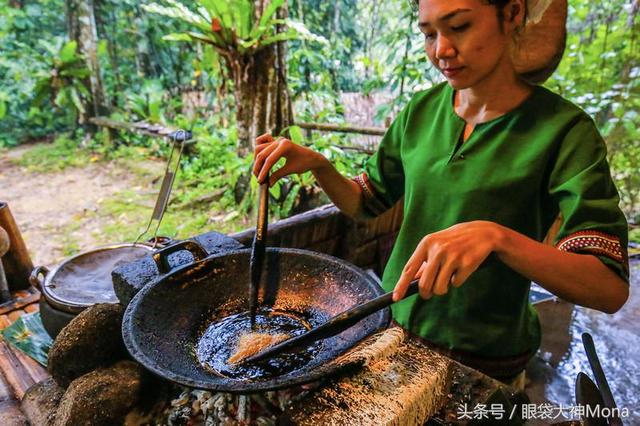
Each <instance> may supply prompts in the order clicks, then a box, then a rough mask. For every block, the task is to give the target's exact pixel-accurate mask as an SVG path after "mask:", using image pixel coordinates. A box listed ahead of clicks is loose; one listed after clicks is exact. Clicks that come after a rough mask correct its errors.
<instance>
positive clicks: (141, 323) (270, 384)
mask: <svg viewBox="0 0 640 426" xmlns="http://www.w3.org/2000/svg"><path fill="white" fill-rule="evenodd" d="M185 249H186V250H189V251H190V252H191V253H192V255H193V257H194V262H193V263H191V264H189V265H186V266H182V267H178V268H176V269H175V270H173V271H170V273H169V274H168V275H165V276H164V277H162V278H161V279H159V280H157V281H154V282H152V283H150V284H149V285H147V286H146V287H144V288H143V289H142V290H141V291H140V292H138V294H137V295H136V296H135V297H134V298H133V300H132V301H131V303H130V304H129V305H128V307H127V309H126V312H125V315H124V321H123V325H122V331H123V336H124V341H125V344H126V346H127V349H128V350H129V352H130V353H131V355H132V356H133V357H134V358H135V359H136V360H137V361H138V362H140V363H141V364H143V365H144V366H145V367H146V368H147V369H149V370H151V371H152V372H154V373H155V374H157V375H159V376H161V377H163V378H165V379H169V380H172V381H174V382H177V383H181V384H184V385H187V386H190V387H194V388H200V389H211V390H216V391H224V392H242V393H250V392H257V391H265V390H274V389H280V388H285V387H290V386H293V385H299V384H303V383H308V382H312V381H316V380H319V379H321V378H324V377H326V376H328V375H333V374H336V373H338V372H340V371H342V370H343V369H344V368H346V367H348V365H346V364H344V363H341V362H336V361H335V359H336V358H337V357H338V356H339V355H341V354H343V353H344V352H346V351H347V350H348V349H350V348H352V347H353V346H354V345H355V344H356V343H358V342H359V341H361V340H362V339H364V338H365V337H367V336H368V335H370V334H372V333H374V332H376V331H378V330H380V329H382V328H385V327H386V326H387V325H388V323H389V309H384V310H382V311H380V312H377V313H375V314H373V315H371V316H369V317H368V318H366V319H364V320H362V321H361V322H359V323H358V324H356V325H355V326H353V327H351V328H350V329H348V330H346V331H344V332H342V333H341V334H339V335H337V336H334V337H332V338H329V339H326V340H324V341H322V342H321V344H320V346H319V348H318V352H317V353H316V355H315V356H314V357H313V359H311V360H310V361H309V362H308V363H306V364H305V365H303V366H301V367H300V368H299V369H297V370H294V371H291V372H289V373H285V374H283V375H280V376H275V377H267V378H262V379H253V380H250V379H246V378H243V377H239V378H231V377H224V376H222V375H218V374H216V373H215V372H212V371H210V370H207V369H205V368H204V367H202V366H201V365H200V363H199V362H198V360H197V358H196V355H195V346H196V345H197V341H198V339H199V338H200V336H201V335H202V332H203V330H204V329H205V328H206V327H207V325H208V324H211V323H212V322H216V321H218V320H220V319H222V318H224V317H227V316H228V315H231V314H235V313H238V312H242V311H246V310H247V306H248V300H247V295H248V285H249V279H250V278H249V267H248V266H249V256H250V250H249V249H246V250H239V251H234V252H231V253H225V254H218V255H212V256H209V257H206V252H205V251H204V250H203V249H202V248H201V247H200V246H199V245H198V244H197V243H195V242H193V241H191V240H187V241H183V242H180V243H177V244H175V245H173V246H169V247H167V248H165V249H163V250H161V251H159V252H157V253H156V254H155V255H154V259H155V261H156V263H157V264H158V268H159V269H160V272H161V273H164V272H168V271H167V269H168V268H169V267H168V262H167V257H168V256H169V254H171V253H173V252H175V251H178V250H185ZM265 274H266V279H265V282H266V283H267V285H266V286H265V289H264V290H263V291H261V294H260V301H261V303H262V304H263V305H267V306H272V307H273V308H274V309H279V310H284V311H288V310H296V311H299V310H301V309H303V310H305V312H307V314H308V315H309V316H308V320H309V322H310V323H311V325H312V326H317V325H319V324H321V323H323V322H324V321H326V320H327V319H328V318H330V317H331V316H333V315H335V314H337V313H340V312H342V311H344V310H345V309H347V308H350V307H352V306H354V305H356V304H360V303H363V302H366V301H368V300H370V299H373V298H374V297H376V296H379V295H381V294H383V290H382V289H381V288H380V286H379V285H378V283H377V282H376V280H375V279H373V278H372V277H371V276H369V275H368V274H366V273H365V272H364V271H362V270H361V269H359V268H357V267H355V266H353V265H351V264H349V263H348V262H345V261H343V260H340V259H337V258H335V257H332V256H328V255H324V254H319V253H314V252H310V251H305V250H298V249H268V250H267V254H266V259H265Z"/></svg>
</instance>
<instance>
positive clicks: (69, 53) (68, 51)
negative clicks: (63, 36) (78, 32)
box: [58, 41, 78, 63]
mask: <svg viewBox="0 0 640 426" xmlns="http://www.w3.org/2000/svg"><path fill="white" fill-rule="evenodd" d="M77 48H78V43H77V42H75V41H70V42H68V43H67V44H65V45H64V46H63V47H62V49H60V54H59V55H58V57H59V58H60V60H61V61H62V62H63V63H65V62H71V61H74V60H76V59H77V58H76V49H77Z"/></svg>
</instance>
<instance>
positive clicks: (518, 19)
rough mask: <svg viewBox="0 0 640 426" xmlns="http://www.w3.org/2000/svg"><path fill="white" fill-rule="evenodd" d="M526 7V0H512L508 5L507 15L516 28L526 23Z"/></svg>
mask: <svg viewBox="0 0 640 426" xmlns="http://www.w3.org/2000/svg"><path fill="white" fill-rule="evenodd" d="M526 8H527V6H526V4H525V0H511V2H509V4H508V5H507V7H506V10H505V12H506V13H505V17H506V19H507V21H508V22H509V23H510V24H511V25H512V26H513V28H514V29H515V28H519V27H520V26H522V25H523V24H524V20H525V15H526Z"/></svg>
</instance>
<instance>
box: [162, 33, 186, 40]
mask: <svg viewBox="0 0 640 426" xmlns="http://www.w3.org/2000/svg"><path fill="white" fill-rule="evenodd" d="M162 39H163V40H166V41H193V39H192V38H191V36H190V35H189V34H187V33H171V34H167V35H165V36H162Z"/></svg>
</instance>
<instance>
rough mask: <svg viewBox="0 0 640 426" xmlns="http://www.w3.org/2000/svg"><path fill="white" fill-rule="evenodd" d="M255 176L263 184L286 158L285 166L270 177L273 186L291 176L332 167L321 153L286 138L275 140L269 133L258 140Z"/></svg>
mask: <svg viewBox="0 0 640 426" xmlns="http://www.w3.org/2000/svg"><path fill="white" fill-rule="evenodd" d="M254 154H255V159H254V164H253V174H254V175H255V176H256V177H257V178H258V182H260V183H262V182H263V181H264V180H265V178H266V177H267V174H268V173H269V171H270V170H271V168H272V167H273V165H274V164H276V163H277V162H278V160H280V159H281V158H285V159H286V162H285V164H284V166H282V167H281V168H279V169H278V170H276V171H275V172H273V173H272V174H271V176H270V177H269V184H270V186H273V184H274V183H276V182H277V181H278V179H280V178H283V177H284V176H288V175H291V174H297V173H304V172H308V171H313V170H318V169H321V168H323V167H327V166H330V163H329V161H328V160H327V159H326V158H325V157H324V156H323V155H322V154H320V153H318V152H316V151H313V150H311V149H309V148H305V147H303V146H300V145H298V144H296V143H293V142H292V141H290V140H289V139H286V138H278V139H274V138H273V136H271V134H269V133H265V134H264V135H261V136H258V138H257V139H256V149H255V153H254Z"/></svg>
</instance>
